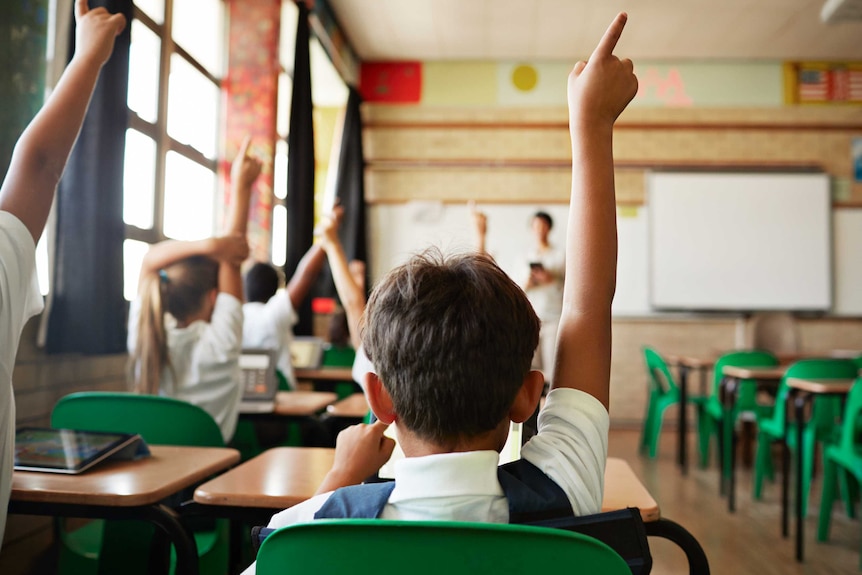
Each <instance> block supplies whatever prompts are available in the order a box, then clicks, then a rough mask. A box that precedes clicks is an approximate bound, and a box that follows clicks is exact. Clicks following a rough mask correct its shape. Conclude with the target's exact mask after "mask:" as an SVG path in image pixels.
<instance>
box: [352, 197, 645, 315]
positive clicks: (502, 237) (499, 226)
mask: <svg viewBox="0 0 862 575" xmlns="http://www.w3.org/2000/svg"><path fill="white" fill-rule="evenodd" d="M478 207H479V209H480V210H481V211H483V212H484V213H485V214H486V215H487V216H488V237H487V241H486V244H487V245H486V247H487V249H488V252H489V253H490V254H491V255H492V256H494V258H495V259H496V260H497V263H498V264H499V265H500V267H501V268H502V269H503V270H504V271H505V272H506V273H507V274H508V275H509V277H511V278H512V279H513V280H514V281H515V282H517V283H518V284H523V282H524V281H525V280H526V278H527V275H528V273H529V267H528V265H527V264H528V258H527V252H528V250H529V248H530V245H531V242H532V235H531V232H530V222H531V221H532V218H533V214H535V213H536V212H537V211H539V210H541V211H545V212H547V213H549V214H550V215H551V217H552V218H553V220H554V227H553V228H552V230H551V234H550V241H551V243H552V244H554V245H558V246H561V245H564V244H565V228H566V220H567V218H568V210H569V207H568V205H567V204H551V205H548V204H541V205H540V204H536V205H532V204H501V203H497V204H482V205H479V206H478ZM620 213H621V214H622V215H620V216H619V217H618V218H617V228H618V237H619V256H618V266H617V291H616V296H615V298H614V302H613V312H614V314H616V315H642V314H648V313H649V312H650V309H649V300H648V298H647V248H646V243H647V242H646V237H647V233H646V232H647V227H646V226H647V216H646V210H645V209H644V208H626V209H624V210H623V211H622V212H620ZM368 223H369V247H370V253H371V254H372V257H371V262H370V273H371V279H372V281H373V282H376V281H377V280H379V279H380V278H381V277H383V276H384V275H385V274H386V273H387V272H388V271H389V270H391V269H392V268H394V267H396V266H398V265H400V264H402V263H404V262H405V261H406V260H407V258H408V257H409V256H410V255H411V254H413V253H416V252H419V251H422V250H424V249H426V248H427V247H429V246H436V247H438V248H440V249H441V250H442V251H443V252H444V253H445V254H452V253H464V252H468V251H471V250H473V249H474V248H475V235H474V232H473V227H472V225H473V224H472V219H471V216H470V210H469V208H468V207H467V205H466V204H443V203H440V202H410V203H405V204H376V205H371V206H369V208H368Z"/></svg>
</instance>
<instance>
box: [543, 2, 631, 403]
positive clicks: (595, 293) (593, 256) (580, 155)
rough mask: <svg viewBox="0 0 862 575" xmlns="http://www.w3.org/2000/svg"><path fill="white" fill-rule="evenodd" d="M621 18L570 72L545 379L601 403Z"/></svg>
mask: <svg viewBox="0 0 862 575" xmlns="http://www.w3.org/2000/svg"><path fill="white" fill-rule="evenodd" d="M626 19H627V17H626V15H625V14H622V13H621V14H619V15H618V16H617V17H616V18H615V19H614V21H613V22H612V23H611V25H610V27H609V28H608V29H607V31H606V32H605V34H604V36H603V37H602V39H601V41H600V42H599V44H598V46H597V47H596V49H595V51H594V52H593V54H592V55H591V56H590V59H589V61H587V62H578V63H577V64H576V65H575V67H574V69H573V70H572V72H571V73H570V74H569V81H568V103H569V130H570V132H571V137H572V195H571V203H570V206H569V221H568V228H567V236H566V273H565V287H564V290H563V313H562V316H561V319H560V329H559V336H558V340H557V357H556V362H555V365H554V375H553V379H552V381H553V387H555V388H556V387H573V388H576V389H580V390H583V391H585V392H587V393H589V394H591V395H593V396H594V397H595V398H596V399H598V400H599V401H601V402H602V404H603V405H604V406H605V407H606V408H607V407H608V404H609V383H610V362H611V302H612V301H613V297H614V290H615V288H616V264H617V227H616V202H615V197H614V159H613V126H614V122H615V121H616V119H617V116H619V115H620V113H621V112H622V111H623V110H624V109H625V107H626V106H627V105H628V103H629V102H630V101H631V99H632V98H634V96H635V93H636V92H637V78H635V75H634V73H633V66H632V63H631V60H620V59H619V58H617V57H616V56H614V55H613V50H614V47H615V46H616V44H617V41H618V40H619V38H620V35H621V34H622V31H623V27H624V26H625V23H626Z"/></svg>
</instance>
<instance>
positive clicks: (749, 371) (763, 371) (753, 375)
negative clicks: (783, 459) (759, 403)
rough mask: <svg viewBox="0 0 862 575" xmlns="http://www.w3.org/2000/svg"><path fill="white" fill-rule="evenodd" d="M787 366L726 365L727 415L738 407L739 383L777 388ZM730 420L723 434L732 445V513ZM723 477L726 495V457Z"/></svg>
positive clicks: (732, 506) (731, 495)
mask: <svg viewBox="0 0 862 575" xmlns="http://www.w3.org/2000/svg"><path fill="white" fill-rule="evenodd" d="M787 368H788V366H787V365H777V366H771V365H770V366H748V367H739V366H735V365H725V366H724V367H723V368H722V375H723V376H724V377H723V378H722V380H721V391H722V398H721V401H722V404H723V405H724V411H725V413H732V412H733V409H734V407H735V406H736V398H737V395H738V393H739V382H740V381H741V380H743V379H754V380H757V381H758V382H760V383H766V384H767V385H770V386H774V387H777V386H778V383H779V382H780V381H781V378H782V377H784V372H786V371H787ZM729 419H730V418H727V417H725V418H724V419H723V421H722V424H721V434H722V437H723V438H724V441H726V442H727V441H729V442H730V445H731V455H730V471H729V473H728V475H727V509H728V511H730V512H731V513H733V512H734V511H735V510H736V433H735V431H734V424H735V423H736V422H734V421H728V420H729ZM721 462H722V465H721V470H720V473H721V477H720V480H719V489H720V491H721V493H722V494H724V489H725V472H724V457H723V455H722V457H721Z"/></svg>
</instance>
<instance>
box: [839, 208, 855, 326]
mask: <svg viewBox="0 0 862 575" xmlns="http://www.w3.org/2000/svg"><path fill="white" fill-rule="evenodd" d="M832 218H833V219H832V222H833V224H832V227H833V237H834V242H835V244H834V245H835V247H834V252H833V254H834V259H835V308H834V309H833V313H835V315H852V316H862V209H839V210H835V212H834V213H833V216H832Z"/></svg>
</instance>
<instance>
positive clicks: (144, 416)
mask: <svg viewBox="0 0 862 575" xmlns="http://www.w3.org/2000/svg"><path fill="white" fill-rule="evenodd" d="M51 427H54V428H69V429H84V430H87V431H112V432H116V433H140V434H141V436H142V437H143V438H144V441H146V442H147V443H149V444H151V445H187V446H194V447H224V440H223V439H222V435H221V431H219V427H218V425H217V424H216V422H215V420H213V418H212V416H211V415H210V414H208V413H207V412H206V411H204V410H203V409H201V408H200V407H197V406H196V405H192V404H191V403H187V402H185V401H180V400H178V399H173V398H170V397H160V396H156V395H138V394H134V393H119V392H101V391H86V392H81V393H73V394H71V395H67V396H66V397H63V398H62V399H60V401H58V402H57V405H55V406H54V410H53V411H52V412H51Z"/></svg>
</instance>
